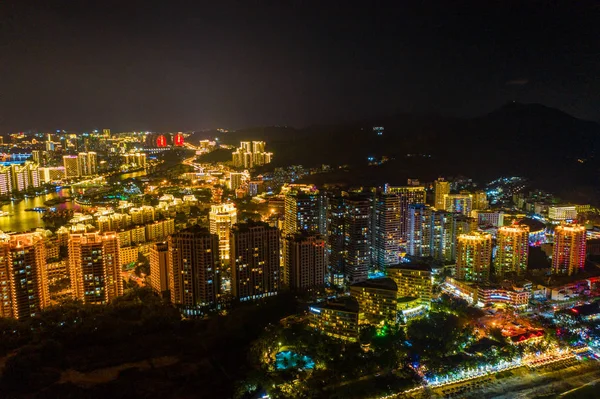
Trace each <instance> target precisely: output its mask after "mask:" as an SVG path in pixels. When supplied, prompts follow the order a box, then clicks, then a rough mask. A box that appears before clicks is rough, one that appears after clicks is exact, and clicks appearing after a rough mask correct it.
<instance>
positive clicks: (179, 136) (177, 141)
mask: <svg viewBox="0 0 600 399" xmlns="http://www.w3.org/2000/svg"><path fill="white" fill-rule="evenodd" d="M184 142H185V139H184V138H183V134H182V133H181V132H179V133H177V134H176V135H175V137H174V138H173V144H175V146H176V147H183V143H184Z"/></svg>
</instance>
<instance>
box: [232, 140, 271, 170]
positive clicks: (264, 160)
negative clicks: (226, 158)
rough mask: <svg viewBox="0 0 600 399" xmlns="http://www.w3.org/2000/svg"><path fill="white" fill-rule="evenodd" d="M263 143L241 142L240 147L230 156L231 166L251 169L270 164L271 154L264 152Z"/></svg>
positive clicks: (264, 144)
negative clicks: (231, 159)
mask: <svg viewBox="0 0 600 399" xmlns="http://www.w3.org/2000/svg"><path fill="white" fill-rule="evenodd" d="M265 146H266V143H265V142H264V141H252V142H250V141H242V142H240V146H239V147H238V148H237V149H236V150H235V151H234V152H233V153H232V154H231V155H232V158H233V166H235V167H237V168H242V167H243V168H252V167H254V166H260V165H265V164H268V163H271V159H272V157H273V153H271V152H265Z"/></svg>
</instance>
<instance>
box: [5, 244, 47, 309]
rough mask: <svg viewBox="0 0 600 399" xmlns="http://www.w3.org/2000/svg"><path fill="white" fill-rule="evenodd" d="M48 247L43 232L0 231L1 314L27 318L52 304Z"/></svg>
mask: <svg viewBox="0 0 600 399" xmlns="http://www.w3.org/2000/svg"><path fill="white" fill-rule="evenodd" d="M45 248H46V247H45V243H44V239H43V237H42V235H41V234H39V233H23V234H14V235H6V234H1V235H0V317H10V318H15V319H25V318H28V317H33V316H35V315H38V314H39V313H40V311H41V310H42V309H44V308H45V307H47V306H49V305H50V292H49V289H48V278H47V271H46V249H45Z"/></svg>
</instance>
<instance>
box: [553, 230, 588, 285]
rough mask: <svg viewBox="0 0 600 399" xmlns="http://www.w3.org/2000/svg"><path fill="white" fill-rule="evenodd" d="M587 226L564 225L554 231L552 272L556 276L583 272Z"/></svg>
mask: <svg viewBox="0 0 600 399" xmlns="http://www.w3.org/2000/svg"><path fill="white" fill-rule="evenodd" d="M585 240H586V231H585V226H582V225H579V224H563V225H560V226H556V228H555V229H554V248H553V251H552V271H553V273H555V274H566V275H569V276H570V275H573V274H576V273H578V272H580V271H582V270H583V267H584V265H585V249H586V241H585Z"/></svg>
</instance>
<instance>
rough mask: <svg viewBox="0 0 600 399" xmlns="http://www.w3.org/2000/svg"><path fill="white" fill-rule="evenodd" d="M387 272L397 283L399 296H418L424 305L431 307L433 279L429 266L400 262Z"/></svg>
mask: <svg viewBox="0 0 600 399" xmlns="http://www.w3.org/2000/svg"><path fill="white" fill-rule="evenodd" d="M386 272H387V276H388V277H389V278H391V279H392V280H394V282H395V283H396V287H397V290H398V297H399V298H401V297H411V298H418V299H419V301H420V303H421V304H422V305H424V306H425V307H427V308H430V307H431V299H432V297H433V280H432V273H431V268H430V267H429V266H427V265H422V264H399V265H395V266H391V267H389V268H388V269H387V271H386Z"/></svg>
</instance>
